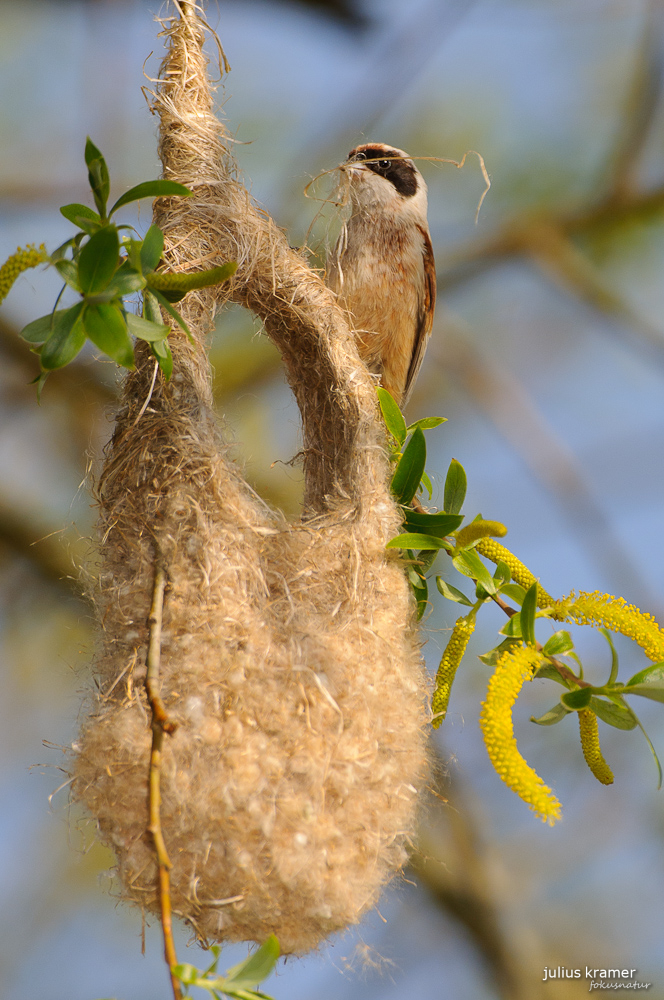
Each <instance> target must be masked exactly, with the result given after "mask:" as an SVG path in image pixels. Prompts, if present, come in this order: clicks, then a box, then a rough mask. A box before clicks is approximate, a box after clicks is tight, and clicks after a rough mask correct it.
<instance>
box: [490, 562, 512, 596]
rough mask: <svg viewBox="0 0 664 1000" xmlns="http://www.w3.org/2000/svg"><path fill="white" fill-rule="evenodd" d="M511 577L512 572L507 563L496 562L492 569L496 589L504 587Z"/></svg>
mask: <svg viewBox="0 0 664 1000" xmlns="http://www.w3.org/2000/svg"><path fill="white" fill-rule="evenodd" d="M511 577H512V572H511V570H510V568H509V566H508V565H507V563H504V562H498V563H496V568H495V570H494V571H493V578H494V580H495V582H496V587H497V588H498V589H500V590H502V589H503V588H504V587H505V585H506V584H508V583H509V581H510V579H511Z"/></svg>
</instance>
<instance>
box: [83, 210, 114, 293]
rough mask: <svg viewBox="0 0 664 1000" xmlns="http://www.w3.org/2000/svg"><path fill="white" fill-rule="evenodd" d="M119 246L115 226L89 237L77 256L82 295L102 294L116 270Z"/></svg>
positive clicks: (105, 227)
mask: <svg viewBox="0 0 664 1000" xmlns="http://www.w3.org/2000/svg"><path fill="white" fill-rule="evenodd" d="M119 255H120V244H119V241H118V231H117V229H116V228H115V226H104V227H103V229H99V230H97V232H96V233H95V234H94V236H91V237H90V239H89V240H88V242H87V243H86V244H85V246H84V247H83V248H82V249H81V252H80V254H79V255H78V278H79V281H80V283H81V290H82V291H83V293H84V295H96V294H97V292H103V291H104V289H105V288H106V286H107V285H108V284H109V283H110V280H111V278H112V277H113V275H114V274H115V272H116V271H117V269H118V262H119V261H118V259H119Z"/></svg>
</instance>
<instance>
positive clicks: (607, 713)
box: [589, 695, 636, 730]
mask: <svg viewBox="0 0 664 1000" xmlns="http://www.w3.org/2000/svg"><path fill="white" fill-rule="evenodd" d="M589 707H590V708H591V709H592V710H593V712H594V713H595V715H596V716H597V718H598V719H601V720H602V722H605V723H606V724H607V726H613V728H614V729H626V730H629V729H635V728H636V721H635V719H634V718H633V716H632V713H631V712H630V710H629V708H628V707H627V705H625V704H621V703H620V702H619V703H618V704H617V705H616V704H614V703H613V702H610V701H604V700H603V699H602V698H596V697H595V696H594V695H593V697H592V698H591V699H590V706H589Z"/></svg>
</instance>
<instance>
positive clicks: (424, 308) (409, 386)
mask: <svg viewBox="0 0 664 1000" xmlns="http://www.w3.org/2000/svg"><path fill="white" fill-rule="evenodd" d="M417 228H418V229H419V231H420V233H421V235H422V244H423V245H422V263H423V266H424V295H423V297H422V299H421V301H420V303H419V309H418V313H417V329H416V331H415V340H414V342H413V353H412V356H411V359H410V366H409V368H408V375H407V377H406V386H405V388H404V391H403V397H402V400H401V406H402V407H403V406H405V405H406V403H407V402H408V398H409V396H410V394H411V392H412V390H413V386H414V385H415V380H416V379H417V376H418V373H419V370H420V368H421V367H422V361H423V360H424V355H425V353H426V349H427V344H428V343H429V337H430V336H431V328H432V326H433V314H434V309H435V308H436V264H435V261H434V259H433V247H432V246H431V238H430V236H429V234H428V232H427V231H426V229H425V228H424V227H423V226H418V227H417Z"/></svg>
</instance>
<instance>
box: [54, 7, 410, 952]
mask: <svg viewBox="0 0 664 1000" xmlns="http://www.w3.org/2000/svg"><path fill="white" fill-rule="evenodd" d="M165 30H166V34H167V36H168V39H167V40H168V50H167V55H166V58H165V60H164V63H163V65H162V67H161V72H160V79H161V83H160V85H159V87H158V89H157V92H156V94H155V100H154V107H155V110H156V112H157V113H158V114H159V116H160V120H161V134H160V154H161V157H162V162H163V165H164V176H165V177H167V178H169V179H173V180H177V181H180V182H181V183H184V184H187V185H188V186H189V187H190V188H192V190H193V191H194V196H193V197H192V198H188V199H162V200H160V201H159V202H158V203H157V204H156V210H155V221H156V223H157V224H158V225H159V226H160V227H161V228H162V229H163V231H164V233H165V236H166V247H167V249H166V259H167V261H168V264H169V268H171V269H174V270H187V269H195V268H196V267H201V266H206V267H210V266H215V265H217V264H222V263H225V262H226V261H228V260H237V261H238V264H239V267H238V271H237V274H236V276H235V278H234V279H233V280H232V281H231V282H229V283H227V284H225V285H222V286H218V287H217V288H214V289H206V290H203V291H201V292H196V293H190V294H189V295H188V296H187V298H186V300H185V301H184V306H185V308H184V309H183V310H182V311H183V314H184V316H185V319H186V320H187V323H188V324H189V326H190V328H191V330H192V331H193V332H194V334H195V338H196V343H195V344H194V345H192V344H190V343H189V342H188V341H187V340H186V338H184V337H183V336H182V335H181V333H180V331H179V330H178V329H177V328H176V329H175V330H174V331H173V335H172V337H171V343H172V345H173V354H174V374H173V377H172V379H171V381H170V382H169V383H165V382H164V381H163V380H162V378H161V375H159V377H158V378H157V380H156V383H155V385H154V389H153V391H152V393H151V395H150V386H151V382H152V378H153V370H154V369H153V364H154V362H153V359H152V358H151V357H150V356H149V355H148V354H147V353H146V354H144V355H141V356H140V357H139V361H138V365H137V369H136V371H135V372H133V373H131V374H130V375H129V376H128V378H127V380H126V383H125V387H124V400H123V404H122V407H121V409H120V412H119V413H118V415H117V422H116V427H115V432H114V435H113V439H112V441H111V443H110V445H109V447H108V451H107V456H106V461H105V465H104V469H103V473H102V475H101V479H100V482H99V484H98V497H99V503H100V510H101V520H100V538H101V542H100V549H101V570H100V573H99V579H98V586H97V588H96V595H95V599H96V606H97V610H98V618H99V624H100V651H99V654H98V656H97V658H96V661H95V664H94V673H95V682H96V683H95V694H94V697H93V703H92V705H91V708H90V712H89V715H88V718H87V721H86V722H85V723H84V725H83V727H82V732H81V735H80V738H79V741H78V743H77V753H76V756H75V759H74V761H73V764H72V770H73V774H74V784H73V792H74V796H75V797H76V798H77V799H79V800H81V801H82V802H84V803H85V805H86V806H87V808H88V810H89V811H90V813H91V814H92V816H93V817H94V818H95V820H96V822H97V824H98V828H99V836H100V838H101V839H102V840H103V842H104V843H106V844H108V845H109V846H110V847H112V848H113V850H114V851H115V854H116V856H117V861H118V869H117V870H118V876H119V880H120V886H121V894H122V896H123V897H124V898H126V899H129V900H132V901H134V902H135V903H138V904H139V905H140V906H141V907H143V908H145V909H147V910H151V911H155V912H158V910H159V900H158V880H157V866H156V861H155V855H154V847H153V844H152V839H151V837H150V835H149V834H148V833H147V831H146V826H147V776H148V760H149V753H150V743H151V732H150V712H149V708H148V703H147V700H146V696H145V690H144V680H145V656H146V644H147V638H148V627H147V618H148V614H149V608H150V599H151V593H152V585H153V578H154V567H155V553H156V551H157V550H159V551H160V552H161V554H162V558H163V561H164V563H165V565H166V568H167V573H168V590H167V593H166V600H165V607H164V619H163V634H162V644H161V674H160V677H161V693H162V698H163V700H164V703H165V707H166V710H167V712H168V714H169V716H170V717H171V718H172V719H173V720H174V721H175V722H177V724H178V728H177V731H176V732H175V733H174V734H173V735H172V736H169V737H167V738H166V739H165V742H164V751H163V762H162V779H161V785H162V807H161V821H162V827H163V832H164V838H165V841H166V845H167V847H168V852H169V855H170V858H171V861H172V863H173V869H172V871H171V893H172V900H173V909H174V912H175V913H177V914H179V915H180V916H181V917H183V918H184V919H186V920H187V921H189V922H190V924H191V925H192V926H193V927H194V929H195V930H196V932H197V934H198V935H199V937H200V938H201V939H202V940H206V941H221V940H233V941H237V940H253V941H262V940H264V939H265V937H266V935H268V934H269V933H272V932H274V933H276V934H277V936H278V937H279V940H280V943H281V946H282V951H283V952H286V953H288V952H291V953H302V952H305V951H307V950H309V949H311V948H313V947H316V946H317V945H318V944H319V943H320V942H321V941H322V940H323V939H324V938H325V937H326V936H327V935H328V934H330V933H331V932H333V931H336V930H339V929H341V928H344V927H346V926H347V925H349V924H352V923H355V922H357V921H358V920H359V919H360V917H361V916H362V914H363V913H364V912H365V911H366V910H367V908H368V907H371V906H372V905H373V904H374V903H375V902H376V900H377V897H378V894H379V892H380V890H381V888H382V886H383V885H384V884H385V882H386V881H387V880H388V879H389V878H390V877H391V876H392V875H393V874H394V873H395V872H397V871H399V869H400V868H401V867H402V866H403V864H404V862H405V860H406V857H407V850H408V846H409V843H410V841H411V838H412V837H413V835H414V831H415V819H416V814H417V809H418V790H420V789H421V788H422V784H423V781H424V777H425V774H426V755H425V738H424V722H425V712H424V708H423V705H424V678H423V670H422V665H421V658H420V655H419V649H418V645H417V640H416V633H415V631H414V627H413V605H412V602H411V598H410V595H409V590H408V585H407V582H406V579H405V576H404V573H403V570H402V568H401V566H400V565H399V562H398V559H397V558H396V557H394V556H389V557H388V556H387V555H386V553H385V543H386V541H387V540H388V539H389V538H390V537H391V536H392V535H394V534H396V533H397V532H398V530H399V523H400V518H399V514H398V511H397V509H396V508H395V506H394V503H393V502H392V500H391V497H390V495H389V490H388V488H387V482H388V476H389V462H388V459H387V457H386V451H385V440H384V429H383V426H382V423H381V420H380V418H379V416H378V413H377V408H376V398H375V389H374V384H373V382H372V380H371V377H370V376H369V375H368V373H367V371H366V369H365V368H364V366H363V365H362V363H361V362H360V360H359V358H358V355H357V352H356V349H355V345H354V341H353V337H352V334H351V333H350V332H349V330H348V326H347V320H346V316H345V314H344V312H343V311H342V310H341V309H340V308H339V307H338V305H337V303H336V301H335V298H334V296H333V295H332V294H331V293H330V291H329V290H328V289H327V288H326V287H325V285H324V284H323V282H322V281H321V279H320V277H319V276H318V275H317V274H316V273H314V272H313V271H312V270H311V269H310V268H309V267H308V266H307V265H306V263H305V262H304V261H303V259H302V257H301V256H299V255H298V254H296V253H294V252H293V251H291V250H290V249H289V247H288V245H287V242H286V240H285V238H284V236H283V234H282V233H281V231H280V230H278V229H277V228H276V226H275V225H274V223H273V222H272V220H271V219H270V218H269V217H268V216H267V215H266V214H265V213H263V212H261V211H260V210H258V209H257V208H256V206H255V205H254V204H253V203H252V201H251V199H250V197H249V196H248V194H247V192H246V190H245V188H244V187H243V186H242V184H241V183H240V181H239V180H238V178H237V175H236V171H235V168H234V164H233V160H232V158H231V156H230V154H229V151H228V144H229V142H228V138H227V135H226V133H225V132H224V129H223V127H222V125H220V123H219V121H218V120H217V119H216V118H215V117H214V115H213V113H212V97H211V90H210V85H209V82H208V77H207V64H206V59H205V57H204V55H203V52H202V45H203V40H204V33H203V26H202V22H201V21H200V20H198V19H197V17H196V16H195V14H194V13H192V12H191V11H190V10H189V8H187V10H185V13H184V15H183V16H182V17H181V18H178V19H175V20H173V21H171V22H169V23H168V24H167V25H166V29H165ZM228 300H233V301H235V302H239V303H241V304H243V305H245V306H247V307H248V308H249V309H252V310H253V311H254V312H255V313H256V314H257V315H258V316H259V317H260V318H261V320H262V321H263V323H264V326H265V330H266V332H267V333H268V335H269V336H270V337H272V339H273V340H274V341H275V343H276V344H277V346H278V347H279V349H280V350H281V352H282V355H283V358H284V361H285V365H286V369H287V372H288V378H289V381H290V384H291V386H292V388H293V391H294V393H295V395H296V397H297V401H298V404H299V406H300V410H301V413H302V420H303V437H304V469H305V499H304V514H303V518H302V520H301V522H299V523H296V524H289V523H287V522H286V521H285V519H284V518H283V517H282V516H281V515H280V514H278V513H276V512H275V511H273V510H271V509H269V508H268V507H267V506H266V505H265V504H264V503H263V502H261V500H260V499H259V498H258V497H257V496H256V495H255V494H254V493H253V492H252V491H251V489H250V488H249V487H248V486H247V484H246V483H245V482H244V480H243V478H242V476H241V474H240V472H239V471H238V468H237V467H236V465H235V464H234V463H233V461H231V459H230V458H229V455H228V449H227V446H226V445H225V443H224V441H223V439H222V437H221V434H220V431H219V429H218V427H217V424H216V421H215V418H214V415H213V411H212V399H211V389H210V371H209V367H208V361H207V357H206V353H205V349H204V340H205V336H206V334H207V332H208V331H209V329H210V328H211V325H212V322H213V318H214V313H215V310H216V309H217V308H218V307H219V306H220V305H222V304H223V303H224V302H225V301H228ZM148 397H149V403H148V405H147V407H145V403H146V400H147V399H148Z"/></svg>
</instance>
